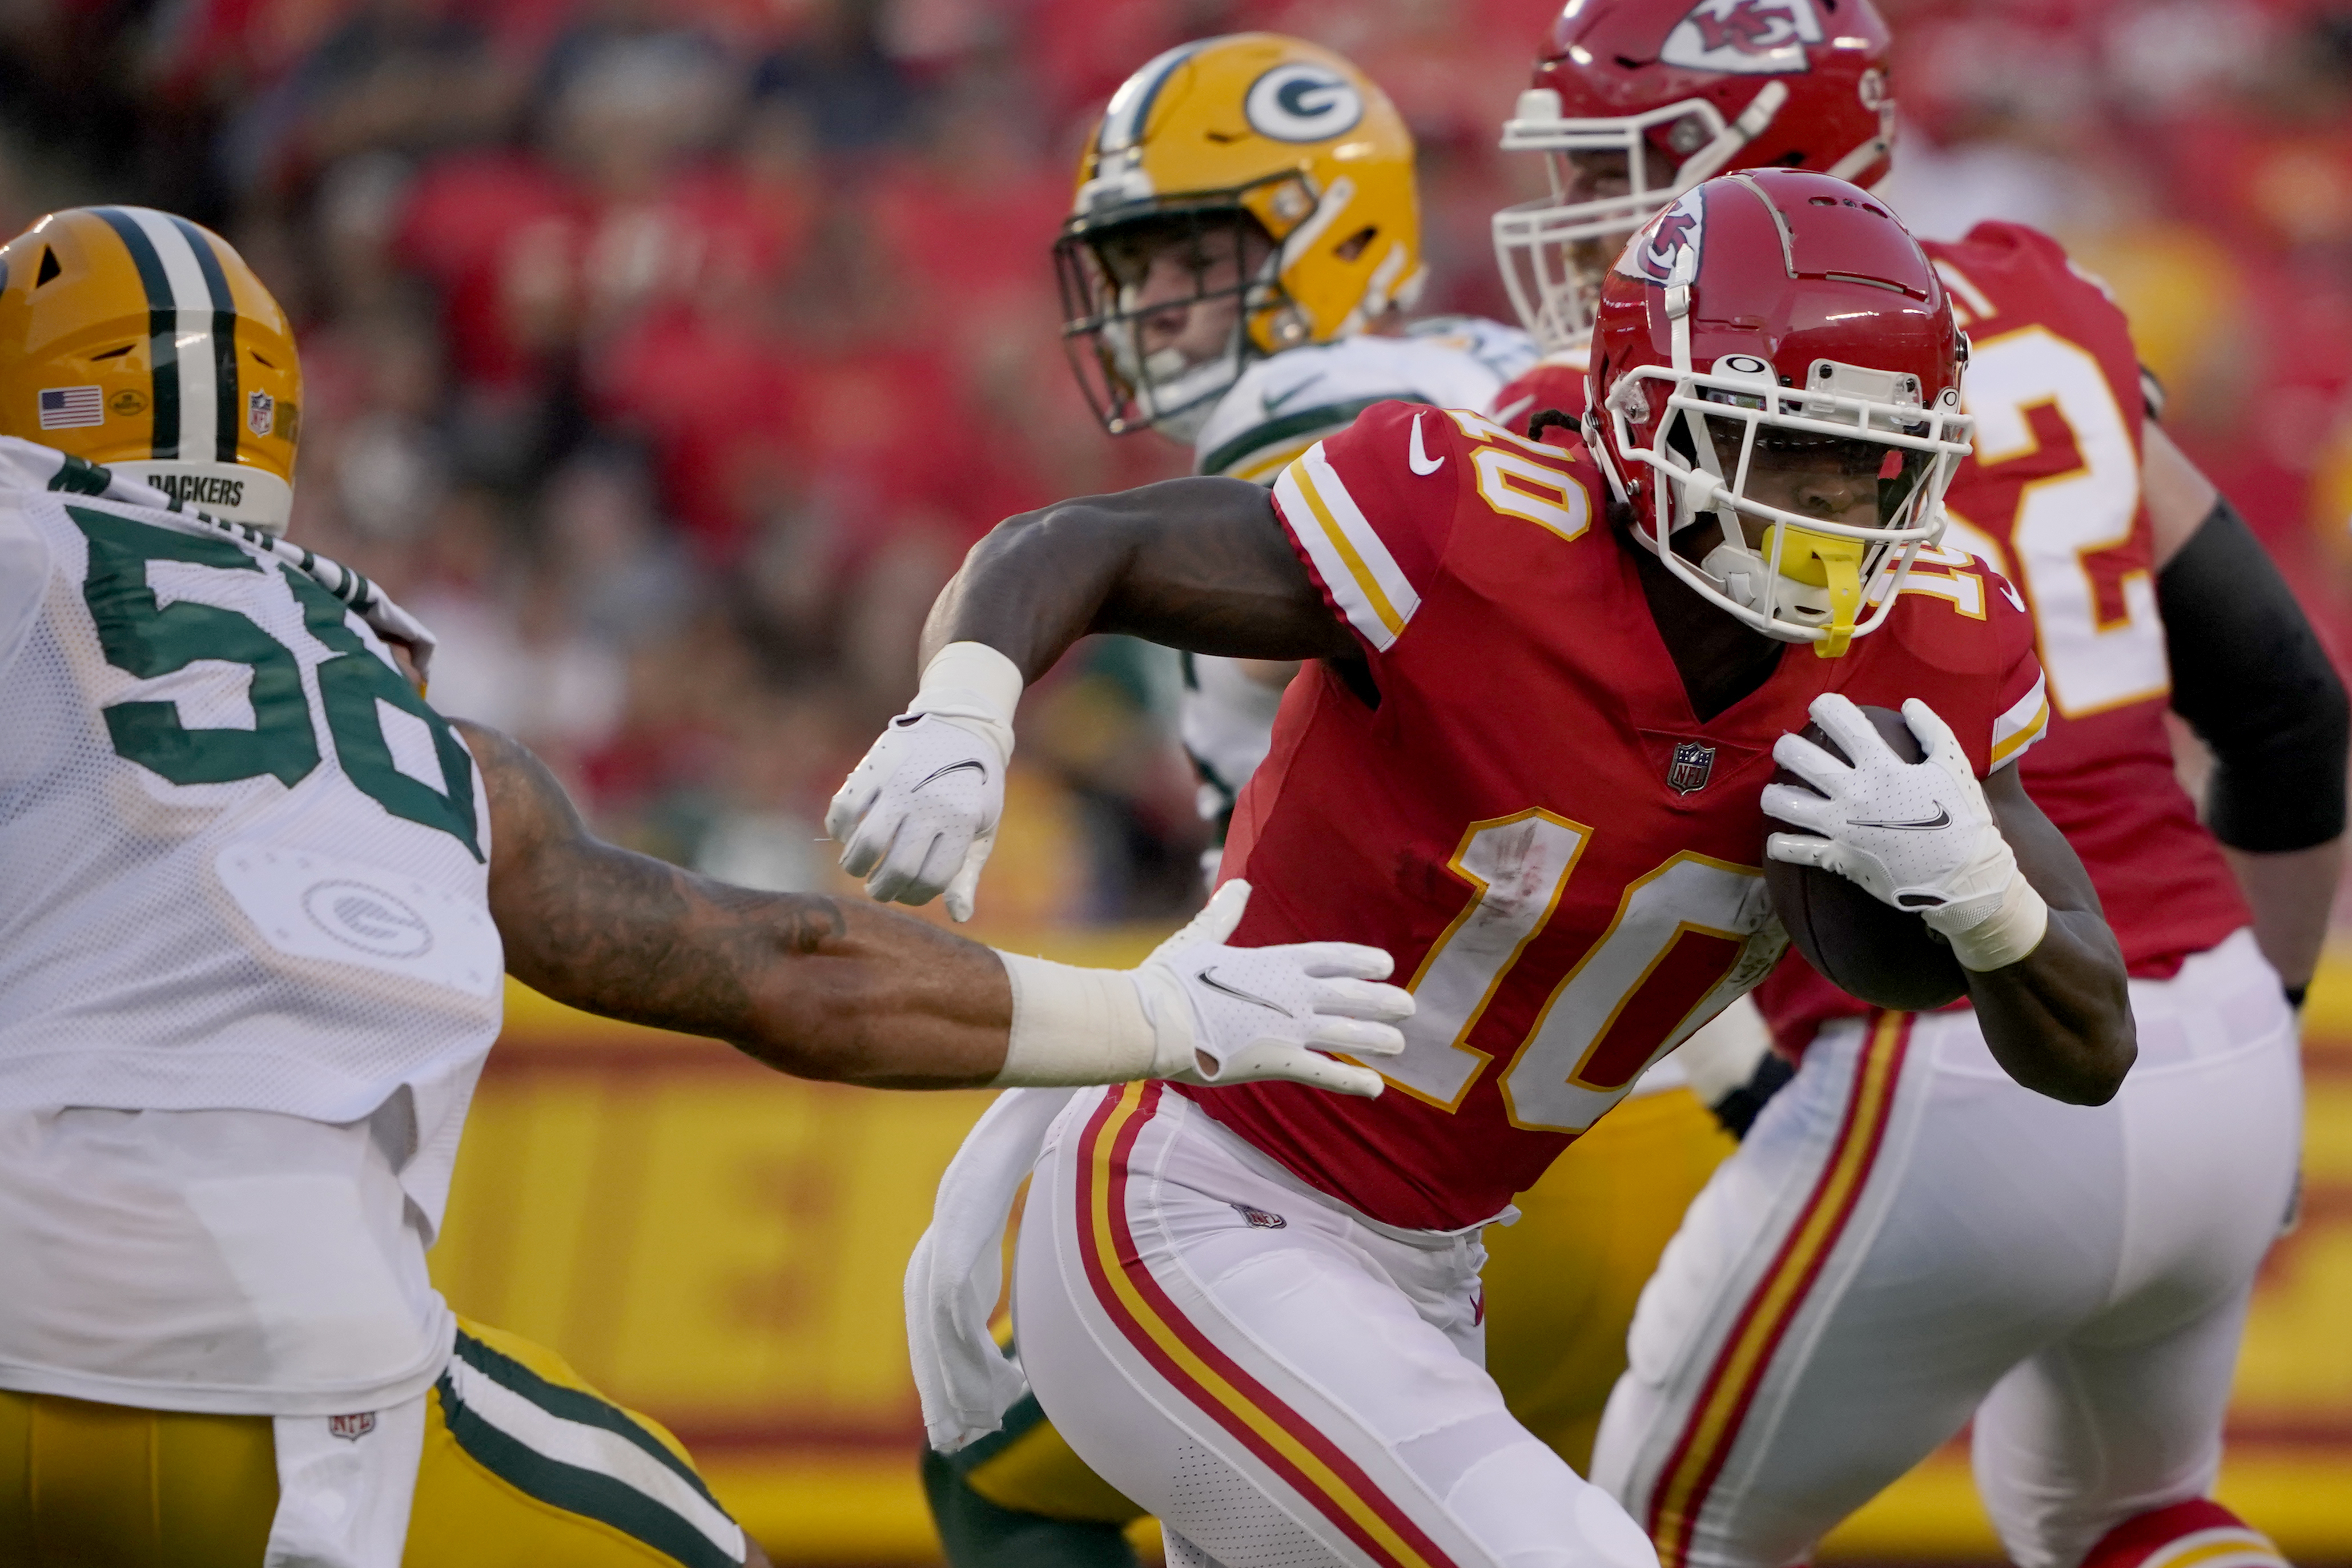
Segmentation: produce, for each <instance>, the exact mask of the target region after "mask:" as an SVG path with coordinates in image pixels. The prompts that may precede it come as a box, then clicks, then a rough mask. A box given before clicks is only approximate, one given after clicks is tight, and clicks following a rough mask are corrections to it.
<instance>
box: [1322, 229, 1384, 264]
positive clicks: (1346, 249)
mask: <svg viewBox="0 0 2352 1568" xmlns="http://www.w3.org/2000/svg"><path fill="white" fill-rule="evenodd" d="M1380 233H1381V231H1380V229H1379V228H1378V227H1376V226H1373V225H1370V224H1367V225H1365V226H1363V227H1362V228H1360V229H1358V230H1357V231H1356V232H1355V233H1353V234H1351V235H1349V237H1347V238H1345V239H1343V240H1341V241H1340V242H1339V244H1338V245H1337V246H1336V247H1333V248H1332V252H1331V254H1332V255H1334V256H1336V257H1338V258H1339V259H1340V260H1342V261H1353V260H1355V259H1356V258H1358V257H1359V256H1361V255H1363V254H1364V247H1366V246H1368V245H1370V244H1371V243H1372V241H1373V240H1375V239H1377V238H1379V237H1380Z"/></svg>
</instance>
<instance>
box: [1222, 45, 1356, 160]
mask: <svg viewBox="0 0 2352 1568" xmlns="http://www.w3.org/2000/svg"><path fill="white" fill-rule="evenodd" d="M1242 112H1243V113H1244V115H1246V116H1247V117H1248V119H1249V122H1250V125H1251V128H1252V129H1254V130H1255V131H1256V132H1257V133H1258V134H1259V135H1261V136H1270V137H1272V138H1274V140H1276V142H1328V141H1329V140H1330V139H1331V138H1332V137H1334V136H1339V135H1342V134H1344V133H1345V132H1349V131H1350V130H1353V129H1354V128H1355V124H1356V121H1359V120H1361V119H1362V118H1363V117H1364V100H1363V96H1362V95H1361V94H1360V93H1359V92H1357V90H1356V89H1355V87H1354V85H1353V84H1352V83H1350V82H1349V80H1348V79H1347V78H1345V77H1343V76H1341V75H1340V74H1339V72H1337V71H1335V70H1332V69H1329V68H1327V67H1324V66H1318V65H1307V64H1306V63H1304V62H1294V63H1292V64H1290V65H1284V66H1276V67H1275V68H1273V69H1272V70H1270V71H1268V72H1266V73H1265V75H1264V76H1262V77H1260V78H1258V79H1257V80H1256V81H1255V82H1253V83H1251V84H1250V89H1249V96H1248V97H1246V98H1244V100H1242Z"/></svg>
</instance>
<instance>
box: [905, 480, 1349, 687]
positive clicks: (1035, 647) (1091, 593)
mask: <svg viewBox="0 0 2352 1568" xmlns="http://www.w3.org/2000/svg"><path fill="white" fill-rule="evenodd" d="M1089 632H1127V633H1129V634H1131V635H1133V636H1135V637H1144V638H1147V639H1149V640H1150V641H1152V642H1157V643H1164V644H1166V645H1168V646H1169V647H1178V648H1183V649H1185V650H1187V651H1189V652H1192V653H1213V654H1226V655H1230V656H1233V657H1234V658H1263V659H1303V658H1341V659H1344V658H1354V657H1356V651H1357V650H1356V644H1355V639H1354V638H1352V637H1349V635H1348V632H1347V629H1346V628H1345V627H1344V626H1342V625H1341V624H1340V623H1339V619H1338V618H1337V617H1336V616H1333V615H1332V613H1331V610H1330V607H1329V606H1328V605H1326V604H1325V603H1324V602H1323V597H1322V595H1320V594H1319V593H1318V592H1317V590H1316V587H1315V584H1314V582H1313V580H1312V579H1310V578H1309V577H1308V576H1307V569H1306V568H1305V567H1304V566H1302V565H1300V564H1299V562H1298V557H1297V555H1296V554H1295V553H1293V552H1292V551H1291V548H1290V543H1289V542H1288V541H1287V540H1286V539H1285V538H1284V537H1283V532H1282V524H1281V523H1280V522H1279V521H1276V518H1275V515H1274V499H1273V497H1272V496H1271V495H1270V494H1269V493H1268V492H1267V491H1265V489H1260V488H1259V487H1258V486H1256V485H1253V484H1248V483H1245V482H1244V481H1243V480H1240V479H1170V480H1168V481H1166V482H1165V483H1162V484H1156V485H1146V486H1144V487H1143V488H1141V489H1132V490H1126V491H1122V492H1121V493H1119V494H1118V495H1108V496H1088V497H1086V498H1084V499H1082V500H1072V501H1063V502H1060V503H1058V504H1056V505H1054V506H1049V507H1045V508H1044V509H1042V510H1037V511H1032V512H1024V513H1023V514H1022V515H1021V516H1019V517H1015V518H1010V519H1007V520H1006V521H1003V522H1002V523H999V524H998V525H997V527H996V529H995V531H993V532H992V533H990V534H989V536H988V537H987V538H985V539H983V540H982V541H981V542H979V543H978V544H977V545H975V546H973V547H972V551H971V554H970V555H969V556H967V557H965V559H964V563H963V569H962V570H961V571H960V572H958V573H957V574H956V575H955V579H954V581H952V582H950V584H948V585H947V589H946V591H945V592H944V593H942V594H941V595H940V599H939V603H938V604H936V605H932V606H931V616H930V620H929V622H928V623H927V624H926V625H925V626H924V628H923V658H924V659H925V660H926V661H928V660H929V659H930V658H932V657H933V656H934V655H936V654H937V653H938V652H939V651H940V649H941V648H942V647H946V646H947V645H948V644H950V643H956V642H976V643H984V644H986V645H987V646H988V647H992V648H994V649H996V650H997V651H998V652H999V653H1002V654H1003V655H1004V656H1005V657H1006V658H1010V659H1011V660H1012V661H1013V664H1014V665H1015V666H1016V667H1017V668H1019V669H1020V672H1021V677H1022V679H1024V680H1034V679H1037V677H1038V676H1040V675H1042V674H1044V673H1045V671H1046V670H1047V669H1049V668H1052V667H1053V663H1054V661H1055V659H1057V658H1061V656H1062V651H1063V650H1064V649H1065V648H1066V647H1069V646H1070V644H1072V643H1073V642H1076V640H1077V639H1078V638H1079V637H1084V636H1086V635H1087V634H1088V633H1089Z"/></svg>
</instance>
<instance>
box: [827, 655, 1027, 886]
mask: <svg viewBox="0 0 2352 1568" xmlns="http://www.w3.org/2000/svg"><path fill="white" fill-rule="evenodd" d="M1008 682H1009V686H1008ZM1020 696H1021V677H1020V672H1019V671H1018V670H1017V669H1015V668H1013V662H1012V661H1011V660H1010V659H1008V658H1005V657H1004V656H1003V654H1001V653H998V652H997V651H996V650H995V649H994V648H992V647H985V646H984V645H982V644H980V643H950V644H949V645H948V646H947V647H944V648H942V649H940V652H939V654H938V656H937V657H936V658H933V659H932V660H931V662H930V665H929V668H926V669H925V670H924V671H923V685H922V689H921V690H920V691H919V692H918V693H917V694H916V697H915V700H914V701H913V702H912V703H910V704H908V709H907V711H906V712H904V713H901V714H899V715H898V717H897V718H895V719H893V720H891V721H890V722H889V724H888V725H887V727H886V728H885V729H884V730H883V731H882V735H881V738H880V739H879V740H877V741H876V742H874V744H873V746H872V748H871V749H870V750H868V751H867V752H866V756H865V759H864V760H863V761H861V762H860V763H858V764H857V766H856V767H855V768H853V769H851V770H850V773H849V777H848V778H847V780H845V782H844V783H843V784H842V786H841V789H840V792H839V793H838V794H836V795H835V796H834V797H833V804H832V805H830V806H828V807H827V808H826V810H825V814H824V830H825V831H826V832H827V833H829V834H831V835H832V836H833V837H834V838H835V839H836V840H837V841H839V842H840V844H841V846H842V850H841V868H842V869H843V870H845V871H846V872H848V873H849V874H850V875H851V876H853V877H864V878H865V879H866V896H867V897H869V898H872V899H876V900H880V901H881V902H884V903H901V904H927V903H929V902H930V901H931V900H933V899H935V898H937V897H939V895H940V892H941V891H943V890H944V891H945V892H946V894H947V896H948V916H949V918H950V919H951V920H957V921H968V920H970V919H971V905H972V892H973V889H975V888H976V887H978V885H979V883H980V871H981V868H982V866H984V865H986V864H987V862H988V854H989V851H990V850H992V849H993V848H994V847H996V824H997V819H998V818H999V817H1001V816H1003V814H1004V769H1005V764H1006V763H1009V762H1010V761H1011V760H1012V757H1013V705H1014V703H1016V702H1017V701H1019V700H1020Z"/></svg>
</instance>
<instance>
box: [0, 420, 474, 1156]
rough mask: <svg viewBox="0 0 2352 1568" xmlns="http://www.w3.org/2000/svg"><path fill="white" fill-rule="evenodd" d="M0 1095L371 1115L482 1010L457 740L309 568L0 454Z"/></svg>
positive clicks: (461, 1040)
mask: <svg viewBox="0 0 2352 1568" xmlns="http://www.w3.org/2000/svg"><path fill="white" fill-rule="evenodd" d="M0 487H5V488H0V574H5V582H6V587H5V590H0V732H5V734H6V735H7V736H8V744H7V746H6V748H5V752H0V1106H8V1107H27V1108H32V1107H41V1106H54V1105H89V1106H110V1107H115V1108H119V1109H123V1110H207V1109H215V1108H225V1107H233V1108H239V1109H245V1110H271V1111H279V1112H284V1113H286V1114H289V1115H294V1116H303V1117H309V1118H311V1119H312V1120H315V1121H356V1120H358V1119H359V1118H362V1117H364V1116H367V1115H369V1114H370V1113H372V1112H373V1110H375V1109H376V1107H377V1106H379V1105H381V1104H382V1103H383V1101H384V1100H386V1099H387V1098H388V1097H389V1096H390V1095H391V1094H392V1093H393V1091H394V1089H398V1088H399V1087H400V1086H401V1085H403V1084H404V1083H408V1082H410V1081H412V1080H420V1079H439V1078H440V1077H442V1076H443V1075H444V1073H445V1072H446V1068H448V1067H449V1066H450V1065H452V1064H453V1063H457V1062H460V1061H465V1060H468V1059H478V1058H480V1057H481V1055H482V1054H483V1053H484V1052H485V1051H487V1050H488V1047H489V1044H490V1041H491V1039H492V1037H494V1036H495V1035H496V1034H497V1032H498V1027H499V1011H500V1004H501V1001H502V997H503V992H502V974H503V968H504V965H503V954H502V951H501V948H500V945H499V935H498V930H497V928H496V927H495V926H494V925H493V924H492V923H491V921H490V916H489V903H488V848H489V826H488V802H487V801H486V800H485V799H484V795H483V786H482V782H481V777H480V774H479V773H478V771H477V770H476V769H475V767H474V763H473V758H472V755H471V754H470V753H469V752H467V750H466V748H465V746H464V745H463V743H462V742H459V740H458V739H457V734H456V732H455V731H453V730H451V728H450V727H449V725H448V723H447V722H446V721H445V720H443V719H442V717H441V716H440V715H439V714H437V713H436V712H435V711H434V710H432V709H431V708H429V707H428V706H426V705H425V701H424V700H422V699H421V698H420V697H418V695H417V694H416V692H415V689H413V688H412V687H411V686H410V685H409V684H408V682H407V681H406V680H405V679H404V678H403V677H402V676H401V675H400V674H399V672H398V670H397V669H396V668H394V664H393V663H392V660H391V658H390V656H389V655H388V654H387V652H386V651H385V648H384V646H383V643H382V642H381V641H379V640H378V639H377V637H375V634H374V633H373V631H372V630H370V629H369V628H368V626H366V625H365V624H364V623H363V622H362V620H361V619H360V618H359V616H356V615H354V614H352V611H351V609H350V608H349V606H348V605H345V604H344V603H342V602H341V601H340V600H338V599H337V598H336V597H334V596H333V595H331V594H329V593H328V592H327V591H326V589H325V588H324V587H322V586H321V585H320V584H319V583H318V582H317V581H315V580H313V579H312V578H311V577H310V576H309V575H306V574H303V573H301V572H299V571H296V570H294V569H292V568H291V567H289V566H288V565H286V564H285V563H282V562H281V561H279V560H278V559H277V558H276V557H275V556H274V555H273V554H271V553H270V552H268V551H267V550H266V549H265V548H262V547H259V546H257V545H255V544H252V543H248V542H246V541H244V540H242V539H240V538H238V537H236V536H234V535H232V534H229V533H226V532H223V531H219V530H217V529H215V528H213V527H211V526H210V525H208V524H206V523H205V522H203V521H198V520H194V519H188V518H183V517H178V516H174V515H172V514H170V513H166V512H163V511H158V510H145V509H142V508H137V507H132V506H127V505H123V504H121V503H119V502H116V501H111V500H103V499H98V498H91V497H78V496H74V495H70V494H60V493H53V492H48V491H45V490H41V489H35V488H34V487H33V486H32V484H31V483H30V481H29V480H28V479H27V478H26V476H25V475H24V474H23V473H22V472H21V470H19V469H17V468H14V467H12V466H9V465H5V464H0Z"/></svg>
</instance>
